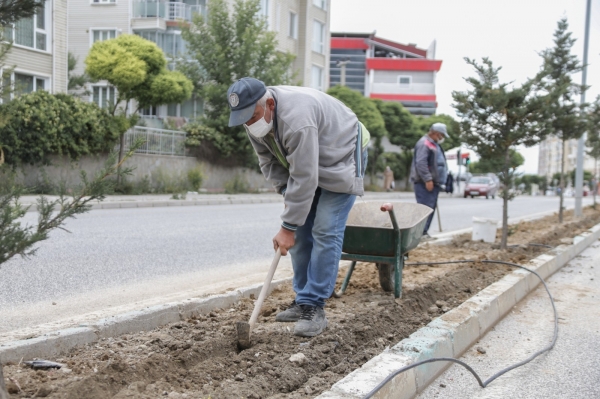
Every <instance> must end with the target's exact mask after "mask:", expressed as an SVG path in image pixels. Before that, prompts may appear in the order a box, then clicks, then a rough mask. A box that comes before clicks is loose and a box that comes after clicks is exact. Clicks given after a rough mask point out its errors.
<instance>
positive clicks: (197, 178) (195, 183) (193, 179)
mask: <svg viewBox="0 0 600 399" xmlns="http://www.w3.org/2000/svg"><path fill="white" fill-rule="evenodd" d="M187 179H188V183H189V185H190V188H191V189H192V191H198V190H200V187H201V186H202V181H203V180H204V174H203V173H202V169H201V168H200V167H195V168H194V169H190V170H188V172H187Z"/></svg>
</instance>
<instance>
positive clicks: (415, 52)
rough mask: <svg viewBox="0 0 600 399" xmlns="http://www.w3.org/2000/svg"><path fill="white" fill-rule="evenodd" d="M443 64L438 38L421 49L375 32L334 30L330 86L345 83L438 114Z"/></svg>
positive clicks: (421, 111)
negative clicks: (438, 81) (437, 81)
mask: <svg viewBox="0 0 600 399" xmlns="http://www.w3.org/2000/svg"><path fill="white" fill-rule="evenodd" d="M441 66H442V61H441V60H436V59H435V41H434V42H433V43H431V45H430V46H429V48H427V49H422V48H418V47H417V46H416V44H412V43H409V44H401V43H397V42H393V41H391V40H387V39H383V38H381V37H377V36H375V34H374V33H331V60H330V63H329V69H330V75H331V78H330V82H329V86H335V85H339V84H342V85H345V86H348V87H350V88H352V89H354V90H358V91H360V92H361V93H362V94H363V95H365V96H366V97H370V98H379V99H382V100H384V101H398V102H400V103H401V104H402V105H404V107H405V108H406V109H408V110H409V111H410V112H411V113H413V114H415V115H433V114H435V111H436V108H437V99H436V95H435V78H436V73H437V72H439V70H440V68H441Z"/></svg>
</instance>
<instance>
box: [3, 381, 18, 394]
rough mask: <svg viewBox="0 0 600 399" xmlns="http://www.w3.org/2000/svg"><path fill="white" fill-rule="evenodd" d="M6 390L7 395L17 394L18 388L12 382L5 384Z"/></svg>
mask: <svg viewBox="0 0 600 399" xmlns="http://www.w3.org/2000/svg"><path fill="white" fill-rule="evenodd" d="M6 390H7V391H8V393H13V394H14V393H19V387H18V386H17V384H15V383H14V382H12V381H11V382H9V383H8V384H6Z"/></svg>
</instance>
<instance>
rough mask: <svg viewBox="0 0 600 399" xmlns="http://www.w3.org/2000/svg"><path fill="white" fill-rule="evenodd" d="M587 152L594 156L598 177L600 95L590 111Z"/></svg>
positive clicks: (595, 174)
mask: <svg viewBox="0 0 600 399" xmlns="http://www.w3.org/2000/svg"><path fill="white" fill-rule="evenodd" d="M587 132H588V135H587V142H586V145H587V147H588V150H587V154H588V155H589V156H591V157H592V158H594V161H595V167H594V177H595V178H596V179H597V178H598V159H599V158H600V96H598V97H597V98H596V101H595V102H594V103H593V104H592V107H591V108H590V109H589V112H588V128H587Z"/></svg>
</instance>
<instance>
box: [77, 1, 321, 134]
mask: <svg viewBox="0 0 600 399" xmlns="http://www.w3.org/2000/svg"><path fill="white" fill-rule="evenodd" d="M228 4H229V5H231V6H233V4H234V1H233V0H228ZM260 5H261V10H260V14H261V15H262V16H264V17H265V18H266V21H267V25H268V29H269V30H271V31H274V32H275V33H276V38H277V41H278V47H277V51H282V52H290V53H291V54H293V55H295V56H296V58H295V60H294V63H293V66H292V71H291V72H293V73H294V75H295V77H296V78H297V79H298V80H299V81H300V82H301V83H302V84H303V85H305V86H311V87H315V88H318V89H320V90H324V89H325V88H326V84H325V82H327V80H328V65H329V0H261V3H260ZM209 9H210V0H181V1H166V0H84V1H77V2H70V3H69V14H68V15H69V36H70V37H71V40H70V42H69V50H70V51H71V53H73V55H75V56H76V57H77V59H78V60H79V62H78V64H77V68H76V70H75V71H74V72H75V73H76V74H81V73H83V71H84V69H85V65H84V63H83V60H85V57H86V56H87V54H88V52H89V50H90V48H91V46H92V45H93V44H94V42H96V41H98V40H108V39H112V38H115V37H117V36H118V35H120V34H125V33H127V34H137V35H140V36H141V37H143V38H145V39H148V40H150V41H153V42H154V43H156V44H157V45H158V46H159V47H160V48H161V49H162V50H163V51H164V53H165V55H166V56H167V59H173V58H180V57H185V53H186V50H187V49H186V42H185V40H183V38H182V35H181V33H182V32H181V27H180V26H181V22H184V23H185V22H191V21H192V18H193V16H194V15H195V14H201V15H205V14H206V12H207V10H209ZM170 67H173V65H170ZM89 91H90V93H91V96H90V100H91V101H94V102H96V103H98V104H99V105H100V106H106V104H107V103H111V102H112V101H114V99H115V98H116V94H115V89H114V87H111V86H110V85H109V84H108V83H107V82H97V83H94V84H91V85H90V87H89ZM202 112H203V108H202V101H201V100H200V99H197V98H192V99H190V100H188V101H186V102H184V103H182V104H169V105H164V106H160V107H153V108H151V109H144V110H141V111H140V113H141V114H142V115H143V116H144V118H145V120H146V124H147V125H148V126H150V127H162V126H163V121H164V119H165V118H166V117H170V118H174V120H175V121H178V122H184V121H185V120H189V119H193V118H195V117H197V116H199V115H201V114H202Z"/></svg>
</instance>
